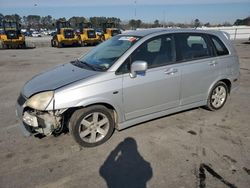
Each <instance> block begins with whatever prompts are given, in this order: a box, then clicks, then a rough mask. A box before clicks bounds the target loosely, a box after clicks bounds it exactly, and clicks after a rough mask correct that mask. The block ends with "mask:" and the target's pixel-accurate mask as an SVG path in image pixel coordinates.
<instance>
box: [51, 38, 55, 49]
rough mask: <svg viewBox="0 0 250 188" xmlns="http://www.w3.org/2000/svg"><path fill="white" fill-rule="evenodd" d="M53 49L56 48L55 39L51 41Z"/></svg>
mask: <svg viewBox="0 0 250 188" xmlns="http://www.w3.org/2000/svg"><path fill="white" fill-rule="evenodd" d="M51 47H55V41H54V40H53V39H52V40H51Z"/></svg>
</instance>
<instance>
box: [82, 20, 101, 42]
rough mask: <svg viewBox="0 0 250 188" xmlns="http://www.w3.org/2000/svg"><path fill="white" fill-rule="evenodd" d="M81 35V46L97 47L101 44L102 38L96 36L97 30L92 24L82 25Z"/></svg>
mask: <svg viewBox="0 0 250 188" xmlns="http://www.w3.org/2000/svg"><path fill="white" fill-rule="evenodd" d="M79 26H80V34H79V35H78V38H79V41H80V44H81V46H85V45H97V44H99V43H100V37H99V36H98V35H97V34H96V30H95V29H93V27H92V24H91V23H90V22H88V23H80V24H79Z"/></svg>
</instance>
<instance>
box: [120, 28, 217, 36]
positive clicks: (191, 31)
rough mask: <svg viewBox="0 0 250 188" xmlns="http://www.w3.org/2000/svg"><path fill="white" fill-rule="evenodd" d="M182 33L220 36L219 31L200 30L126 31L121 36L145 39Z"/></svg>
mask: <svg viewBox="0 0 250 188" xmlns="http://www.w3.org/2000/svg"><path fill="white" fill-rule="evenodd" d="M182 32H188V33H207V34H214V35H218V34H221V33H222V32H221V31H216V30H201V29H194V28H190V29H182V28H180V29H178V28H152V29H140V30H135V31H128V32H125V33H122V35H132V36H139V37H145V36H147V35H151V34H157V33H159V34H163V33H166V34H167V33H182Z"/></svg>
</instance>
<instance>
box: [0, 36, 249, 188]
mask: <svg viewBox="0 0 250 188" xmlns="http://www.w3.org/2000/svg"><path fill="white" fill-rule="evenodd" d="M235 45H236V48H237V50H238V54H239V56H240V62H241V84H240V87H239V89H238V90H237V91H235V92H233V93H232V94H231V96H230V98H229V100H228V101H227V103H226V105H225V107H224V108H223V109H221V110H219V111H217V112H210V111H207V110H204V109H202V108H197V109H193V110H189V111H186V112H182V113H178V114H174V115H171V116H166V117H163V118H159V119H156V120H153V121H149V122H146V123H142V124H140V125H138V126H134V127H132V128H129V129H126V130H124V131H120V132H117V131H116V132H115V134H114V135H113V136H112V138H111V139H110V140H109V141H108V142H107V143H105V144H103V145H101V146H99V147H96V148H88V149H85V148H83V149H82V148H80V147H78V146H77V145H76V144H75V142H74V141H73V139H72V138H71V136H70V135H69V134H66V135H61V136H60V137H47V138H43V139H38V138H34V137H28V138H25V137H23V135H22V133H21V131H20V129H19V127H18V123H17V119H16V117H15V102H16V99H17V96H18V94H19V91H20V89H21V87H22V86H23V84H24V83H25V82H26V81H27V80H29V79H30V78H31V77H32V76H34V75H35V74H37V73H39V72H43V71H45V70H47V69H49V68H51V67H54V66H55V65H58V64H62V63H65V62H68V61H70V60H72V59H74V58H76V57H79V56H80V55H81V54H83V53H85V52H86V51H88V50H89V49H90V48H87V47H85V48H64V49H55V48H48V47H46V48H36V49H29V50H0V105H1V106H0V120H1V121H0V122H1V123H0V151H1V152H0V161H1V167H0V187H4V188H5V187H19V188H21V187H24V188H28V187H84V188H102V187H109V188H113V187H119V188H122V187H124V188H133V187H150V188H151V187H153V188H166V187H168V188H181V187H182V188H184V187H187V188H189V187H190V188H192V187H200V188H201V187H205V185H206V187H208V188H210V187H212V188H215V187H220V188H223V187H225V188H226V187H240V188H246V187H250V123H249V122H250V102H249V100H250V44H243V43H242V41H237V42H236V43H235Z"/></svg>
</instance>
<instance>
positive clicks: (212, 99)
mask: <svg viewBox="0 0 250 188" xmlns="http://www.w3.org/2000/svg"><path fill="white" fill-rule="evenodd" d="M227 97H228V87H227V85H226V84H225V83H224V82H218V83H217V84H215V86H214V87H213V88H212V90H211V92H210V94H209V98H208V102H207V108H208V109H209V110H212V111H214V110H218V109H220V108H222V107H223V106H224V104H225V103H226V100H227Z"/></svg>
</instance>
